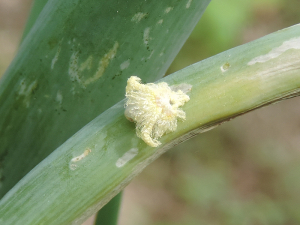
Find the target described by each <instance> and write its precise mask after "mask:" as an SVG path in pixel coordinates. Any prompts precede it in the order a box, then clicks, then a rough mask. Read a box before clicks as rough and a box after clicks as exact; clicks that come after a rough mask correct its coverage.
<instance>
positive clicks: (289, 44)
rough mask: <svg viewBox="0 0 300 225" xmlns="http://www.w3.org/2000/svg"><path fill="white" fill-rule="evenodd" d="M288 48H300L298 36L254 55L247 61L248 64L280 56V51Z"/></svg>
mask: <svg viewBox="0 0 300 225" xmlns="http://www.w3.org/2000/svg"><path fill="white" fill-rule="evenodd" d="M289 49H300V37H298V38H292V39H290V40H288V41H285V42H283V43H282V45H280V46H279V47H276V48H273V49H272V50H271V51H270V52H269V53H267V54H265V55H261V56H258V57H255V58H254V59H252V60H251V61H250V62H248V65H249V66H251V65H254V64H255V63H264V62H267V61H269V60H271V59H274V58H276V57H278V56H280V55H281V54H282V53H284V52H286V51H287V50H289Z"/></svg>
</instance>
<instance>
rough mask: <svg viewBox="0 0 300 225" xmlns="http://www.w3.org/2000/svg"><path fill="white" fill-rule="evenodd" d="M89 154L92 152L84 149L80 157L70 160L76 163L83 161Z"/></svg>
mask: <svg viewBox="0 0 300 225" xmlns="http://www.w3.org/2000/svg"><path fill="white" fill-rule="evenodd" d="M90 152H92V150H91V149H90V148H86V149H85V150H84V152H83V153H82V154H81V155H79V156H76V157H74V158H72V159H71V162H78V161H80V160H82V159H84V158H85V157H86V156H88V154H90Z"/></svg>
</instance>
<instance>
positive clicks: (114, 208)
mask: <svg viewBox="0 0 300 225" xmlns="http://www.w3.org/2000/svg"><path fill="white" fill-rule="evenodd" d="M121 198H122V192H121V193H119V194H117V195H116V196H115V197H114V198H113V199H112V200H110V201H109V203H107V204H106V205H105V206H104V207H103V208H101V210H100V211H99V212H98V214H97V217H96V220H95V224H94V225H111V224H117V223H118V213H119V209H120V202H121Z"/></svg>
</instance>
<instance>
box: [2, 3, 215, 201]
mask: <svg viewBox="0 0 300 225" xmlns="http://www.w3.org/2000/svg"><path fill="white" fill-rule="evenodd" d="M208 3H209V0H201V1H188V0H187V1H177V0H164V1H159V2H155V3H154V2H150V1H139V0H133V1H130V3H128V1H121V0H112V1H104V0H102V1H95V0H85V1H83V0H65V1H61V0H51V1H49V2H48V3H47V4H46V5H45V7H44V8H43V10H42V12H41V13H40V14H39V16H38V19H37V21H36V22H35V23H34V25H33V27H32V28H31V29H29V30H30V31H29V33H28V34H27V35H26V37H25V39H24V40H23V42H22V44H21V46H20V49H19V51H18V54H17V55H16V57H15V59H14V61H13V62H12V64H11V65H10V67H9V68H8V70H7V71H6V73H5V75H4V77H3V78H2V80H1V83H0V105H1V107H0V114H1V118H0V130H1V135H0V143H1V147H0V159H1V160H0V167H1V170H0V171H1V174H0V179H1V180H0V183H1V189H0V197H1V196H3V195H4V194H5V193H6V192H7V191H8V190H10V189H11V188H12V187H13V186H14V185H15V184H16V183H17V182H18V181H19V180H20V179H21V178H22V177H23V176H24V175H25V174H26V173H28V172H29V171H30V170H31V169H32V168H33V167H34V166H35V165H37V164H38V163H39V162H40V161H41V160H42V159H44V158H45V157H46V156H48V155H49V154H50V153H51V152H52V151H53V150H54V149H56V148H57V147H59V146H60V145H61V144H62V143H64V142H65V141H66V140H67V139H68V138H69V137H70V136H72V135H73V134H74V133H75V132H76V131H78V130H79V129H80V128H82V127H83V126H84V125H86V124H87V123H88V122H90V121H91V120H92V119H94V118H95V117H96V116H97V115H99V114H100V113H101V112H103V111H104V110H106V109H107V108H109V107H111V106H112V105H113V104H115V103H116V102H118V101H120V100H121V99H122V98H123V96H124V87H125V85H126V80H127V78H128V77H129V76H131V75H138V76H140V77H142V78H143V80H144V81H154V80H156V79H157V78H160V77H162V76H163V75H164V73H165V72H166V70H167V68H168V66H169V65H170V63H171V62H172V60H173V59H174V57H175V55H176V54H177V52H178V51H179V49H180V48H181V46H182V45H183V43H184V41H185V40H186V39H187V37H188V36H189V34H190V32H191V31H192V29H193V27H194V26H195V24H196V23H197V21H198V20H199V18H200V17H201V15H202V13H203V11H204V9H205V8H206V6H207V4H208Z"/></svg>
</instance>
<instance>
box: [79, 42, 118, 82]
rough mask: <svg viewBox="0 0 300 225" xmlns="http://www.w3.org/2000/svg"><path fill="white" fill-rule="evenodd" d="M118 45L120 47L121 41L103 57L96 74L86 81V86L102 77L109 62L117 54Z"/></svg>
mask: <svg viewBox="0 0 300 225" xmlns="http://www.w3.org/2000/svg"><path fill="white" fill-rule="evenodd" d="M118 47H119V43H118V42H115V44H114V46H113V47H112V48H111V49H110V50H109V51H108V52H107V53H106V54H105V55H104V56H103V57H102V58H101V60H100V62H99V66H98V69H97V71H96V73H95V74H94V76H92V77H90V78H88V79H87V80H86V81H85V82H84V85H85V86H87V85H89V84H90V83H92V82H95V81H96V80H98V79H99V78H100V77H102V75H103V74H104V72H105V70H106V68H107V67H108V65H109V63H110V62H111V60H112V59H113V58H114V57H115V55H116V54H117V50H118Z"/></svg>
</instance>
